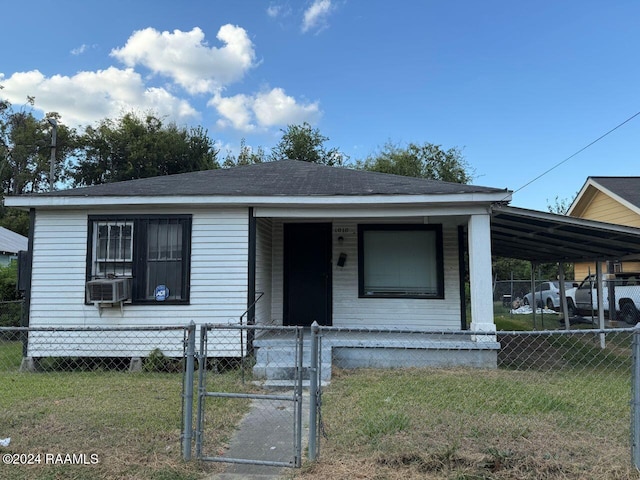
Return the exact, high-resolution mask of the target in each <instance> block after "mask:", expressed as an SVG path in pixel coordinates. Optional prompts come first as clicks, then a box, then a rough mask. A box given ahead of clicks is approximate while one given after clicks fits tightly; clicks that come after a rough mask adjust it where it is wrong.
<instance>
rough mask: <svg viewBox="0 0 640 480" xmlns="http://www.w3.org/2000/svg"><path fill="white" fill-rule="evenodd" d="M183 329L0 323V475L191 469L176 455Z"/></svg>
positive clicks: (127, 474) (160, 473) (176, 474)
mask: <svg viewBox="0 0 640 480" xmlns="http://www.w3.org/2000/svg"><path fill="white" fill-rule="evenodd" d="M3 315H4V312H3ZM188 331H189V329H188V328H186V327H166V328H160V327H140V328H118V327H113V328H109V327H103V328H99V327H87V328H77V327H56V328H28V329H27V328H16V327H2V328H0V442H1V443H0V453H2V455H3V457H2V459H3V463H4V465H1V466H0V477H1V478H3V479H26V478H183V477H181V476H180V475H186V476H189V475H191V476H193V475H198V474H199V473H200V472H201V471H202V469H201V467H198V466H197V465H189V464H185V463H184V462H183V461H182V454H181V437H182V436H183V428H182V423H183V408H184V406H185V405H184V402H183V398H184V396H183V384H184V383H183V379H184V371H185V358H184V346H185V339H186V336H187V333H188ZM171 475H173V476H171ZM184 478H186V477H184Z"/></svg>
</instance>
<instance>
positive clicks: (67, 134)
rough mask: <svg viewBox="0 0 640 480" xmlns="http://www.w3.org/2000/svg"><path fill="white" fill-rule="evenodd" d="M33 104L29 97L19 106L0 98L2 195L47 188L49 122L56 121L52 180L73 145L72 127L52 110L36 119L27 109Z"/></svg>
mask: <svg viewBox="0 0 640 480" xmlns="http://www.w3.org/2000/svg"><path fill="white" fill-rule="evenodd" d="M33 105H34V99H33V97H29V98H28V101H27V105H26V106H24V107H23V108H21V109H19V110H15V109H14V108H13V106H12V105H11V104H10V103H9V102H8V101H0V182H2V193H3V194H5V195H19V194H23V193H35V192H42V191H46V190H48V189H49V175H50V173H49V172H50V159H51V138H52V128H53V123H55V125H56V152H55V153H56V157H55V160H56V162H55V170H54V181H57V180H58V179H59V177H60V172H61V170H62V167H61V166H62V164H63V163H64V161H65V158H66V157H67V156H69V155H71V154H72V153H73V151H74V149H75V138H76V136H75V135H76V134H75V130H73V129H70V128H68V127H66V126H65V125H64V124H62V123H61V121H60V116H59V115H58V114H57V113H55V112H52V113H47V114H46V115H45V117H44V118H42V119H37V118H36V117H35V116H34V115H33V112H32V111H31V109H30V107H33ZM27 107H29V108H27Z"/></svg>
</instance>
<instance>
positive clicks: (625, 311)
mask: <svg viewBox="0 0 640 480" xmlns="http://www.w3.org/2000/svg"><path fill="white" fill-rule="evenodd" d="M620 318H621V319H622V320H623V321H624V322H625V323H628V324H629V325H635V324H636V323H638V320H640V314H639V313H638V309H637V308H636V306H635V305H634V304H633V303H631V302H625V303H623V304H622V305H621V308H620Z"/></svg>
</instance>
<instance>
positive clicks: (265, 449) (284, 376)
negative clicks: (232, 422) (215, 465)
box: [195, 324, 305, 467]
mask: <svg viewBox="0 0 640 480" xmlns="http://www.w3.org/2000/svg"><path fill="white" fill-rule="evenodd" d="M266 337H269V338H270V340H271V342H270V345H273V344H274V342H273V340H274V338H275V347H274V346H271V347H269V348H267V347H264V348H263V349H262V351H260V354H259V355H256V350H257V349H256V348H255V344H257V343H259V340H260V339H261V338H266ZM303 342H304V338H303V329H302V328H301V327H266V326H255V325H235V326H234V325H209V324H207V325H202V326H201V327H200V350H199V355H198V394H197V395H198V403H197V414H196V431H195V437H196V438H195V440H196V457H197V458H198V459H199V460H204V461H211V462H227V463H243V464H254V465H266V466H275V467H300V466H301V464H302V401H303V398H302V382H303V376H304V375H305V370H304V368H303ZM266 371H268V372H269V375H268V377H269V378H270V379H273V378H276V379H277V380H278V381H276V382H274V381H273V380H270V381H267V380H266V377H267V375H265V372H266ZM270 382H272V383H271V384H270ZM229 403H232V404H233V408H231V409H230V410H231V411H233V412H241V413H242V414H243V415H244V416H243V417H242V418H241V419H240V424H239V427H238V429H237V430H236V432H235V434H234V435H233V438H220V437H219V436H218V433H217V432H216V416H217V415H223V414H224V413H222V412H225V411H227V410H225V405H226V408H229V407H228V405H229ZM283 439H286V440H283ZM221 444H224V445H227V448H226V449H225V450H221V449H220V445H221ZM211 449H213V450H214V451H211Z"/></svg>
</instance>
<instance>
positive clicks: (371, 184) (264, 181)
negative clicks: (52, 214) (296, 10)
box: [39, 160, 507, 197]
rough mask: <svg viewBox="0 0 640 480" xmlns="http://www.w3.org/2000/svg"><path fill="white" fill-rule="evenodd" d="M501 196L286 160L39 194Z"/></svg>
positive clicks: (480, 189) (494, 190) (470, 188)
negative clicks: (477, 194) (473, 194)
mask: <svg viewBox="0 0 640 480" xmlns="http://www.w3.org/2000/svg"><path fill="white" fill-rule="evenodd" d="M499 192H507V190H506V189H498V188H490V187H480V186H475V185H463V184H459V183H449V182H441V181H437V180H426V179H421V178H412V177H404V176H400V175H390V174H384V173H375V172H367V171H361V170H352V169H348V168H337V167H328V166H325V165H317V164H313V163H308V162H301V161H296V160H282V161H278V162H268V163H262V164H256V165H247V166H241V167H235V168H229V169H220V170H205V171H200V172H192V173H182V174H178V175H166V176H160V177H152V178H144V179H139V180H129V181H125V182H115V183H108V184H103V185H95V186H91V187H83V188H75V189H69V190H61V191H56V192H50V193H45V194H39V195H46V196H48V195H52V196H87V197H100V196H182V195H205V196H208V195H214V196H313V195H318V196H333V195H443V194H452V195H455V194H466V193H499Z"/></svg>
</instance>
